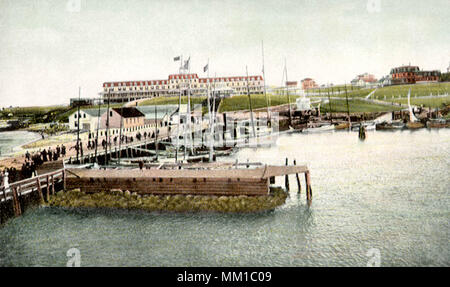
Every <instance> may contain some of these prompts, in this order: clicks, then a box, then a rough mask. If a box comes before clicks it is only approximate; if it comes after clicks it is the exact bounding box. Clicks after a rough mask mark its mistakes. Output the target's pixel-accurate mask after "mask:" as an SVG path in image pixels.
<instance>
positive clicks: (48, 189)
mask: <svg viewBox="0 0 450 287" xmlns="http://www.w3.org/2000/svg"><path fill="white" fill-rule="evenodd" d="M46 183H47V202H48V201H49V200H50V179H49V177H48V175H47V181H46Z"/></svg>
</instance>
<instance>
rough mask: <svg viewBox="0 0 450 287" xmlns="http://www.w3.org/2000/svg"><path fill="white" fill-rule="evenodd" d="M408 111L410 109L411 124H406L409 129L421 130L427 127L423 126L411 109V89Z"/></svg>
mask: <svg viewBox="0 0 450 287" xmlns="http://www.w3.org/2000/svg"><path fill="white" fill-rule="evenodd" d="M408 109H409V122H407V123H406V127H407V128H408V129H420V128H423V127H424V126H425V125H424V124H422V123H421V122H420V121H419V120H418V119H417V118H416V117H415V116H414V113H413V110H412V107H411V88H409V91H408Z"/></svg>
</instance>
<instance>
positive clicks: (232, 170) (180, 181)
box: [66, 163, 310, 196]
mask: <svg viewBox="0 0 450 287" xmlns="http://www.w3.org/2000/svg"><path fill="white" fill-rule="evenodd" d="M241 165H245V166H249V165H250V163H245V164H240V165H236V164H234V163H225V164H223V163H216V164H199V165H196V166H193V165H191V166H190V168H186V167H187V166H184V167H185V168H183V169H180V168H181V167H182V165H177V164H168V165H163V164H161V165H159V166H158V167H153V168H152V167H151V166H147V168H146V169H143V170H140V169H112V170H94V169H67V173H66V174H67V176H66V187H67V189H74V188H80V189H81V191H84V192H99V191H105V190H112V189H121V190H128V191H130V192H137V193H138V194H154V195H170V194H184V195H188V194H191V195H217V196H221V195H225V196H227V195H230V196H231V195H248V196H255V195H267V194H268V193H269V185H270V182H271V179H273V178H274V177H275V176H283V175H287V174H298V173H305V174H309V170H308V168H307V167H306V166H273V165H261V166H257V167H254V168H239V167H240V166H241ZM194 167H195V169H194ZM305 179H306V177H305ZM306 186H310V183H309V177H308V180H307V182H306Z"/></svg>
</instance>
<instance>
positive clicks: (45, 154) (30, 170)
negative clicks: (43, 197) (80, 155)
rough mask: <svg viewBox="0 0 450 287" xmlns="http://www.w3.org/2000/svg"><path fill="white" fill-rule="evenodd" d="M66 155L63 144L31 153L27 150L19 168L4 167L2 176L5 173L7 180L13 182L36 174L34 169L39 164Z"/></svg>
mask: <svg viewBox="0 0 450 287" xmlns="http://www.w3.org/2000/svg"><path fill="white" fill-rule="evenodd" d="M65 156H66V147H65V146H64V144H62V145H61V146H59V145H58V146H56V148H55V149H52V148H51V147H49V148H48V149H44V150H42V151H41V150H39V151H37V152H35V153H33V154H30V153H29V152H28V151H27V152H26V153H25V160H24V162H23V164H22V167H21V168H20V169H16V168H15V167H10V168H5V169H4V170H3V171H2V172H1V177H2V178H3V177H4V176H5V174H7V175H8V182H15V181H19V180H22V179H26V178H30V177H32V176H36V175H37V173H36V170H37V168H38V167H39V166H41V165H43V164H44V163H45V162H48V161H57V160H58V159H59V158H60V157H65Z"/></svg>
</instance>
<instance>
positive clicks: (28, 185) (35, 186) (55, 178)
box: [0, 168, 66, 216]
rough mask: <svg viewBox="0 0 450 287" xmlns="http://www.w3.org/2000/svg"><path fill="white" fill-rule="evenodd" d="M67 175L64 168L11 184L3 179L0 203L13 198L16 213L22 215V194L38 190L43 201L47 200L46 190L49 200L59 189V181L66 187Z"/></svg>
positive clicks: (0, 189)
mask: <svg viewBox="0 0 450 287" xmlns="http://www.w3.org/2000/svg"><path fill="white" fill-rule="evenodd" d="M65 175H66V171H65V169H64V168H62V169H59V170H56V171H52V172H49V173H46V174H42V175H38V176H35V177H32V178H27V179H24V180H20V181H16V182H13V183H10V184H9V183H8V182H7V181H3V182H2V185H1V186H0V203H3V202H6V201H9V200H13V207H14V215H15V216H20V215H21V214H22V207H21V204H20V198H21V197H22V196H24V195H27V194H29V193H32V192H35V191H37V192H38V193H39V197H40V199H41V202H45V200H44V192H43V191H44V190H45V191H46V196H45V199H46V200H47V201H48V199H49V197H50V194H52V195H54V194H55V192H56V191H57V190H56V185H57V184H58V183H61V182H62V183H63V189H64V188H65ZM5 182H6V184H5Z"/></svg>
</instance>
